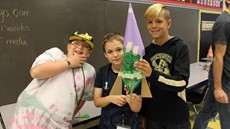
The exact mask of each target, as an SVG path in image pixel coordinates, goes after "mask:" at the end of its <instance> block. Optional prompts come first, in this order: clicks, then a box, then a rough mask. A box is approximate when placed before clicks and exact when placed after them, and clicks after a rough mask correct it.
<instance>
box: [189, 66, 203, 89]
mask: <svg viewBox="0 0 230 129" xmlns="http://www.w3.org/2000/svg"><path fill="white" fill-rule="evenodd" d="M204 64H205V62H196V63H192V64H190V77H189V83H188V86H187V90H194V89H197V88H200V87H202V86H204V85H205V84H207V82H208V70H204V69H203V66H204Z"/></svg>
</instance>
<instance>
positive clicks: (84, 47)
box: [70, 40, 91, 50]
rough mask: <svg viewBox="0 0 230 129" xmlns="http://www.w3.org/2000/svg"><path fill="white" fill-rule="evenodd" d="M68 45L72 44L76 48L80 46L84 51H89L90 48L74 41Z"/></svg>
mask: <svg viewBox="0 0 230 129" xmlns="http://www.w3.org/2000/svg"><path fill="white" fill-rule="evenodd" d="M70 43H71V44H73V45H76V46H81V47H82V48H83V49H84V50H91V48H90V47H89V45H87V44H85V43H81V42H78V41H76V40H74V41H71V42H70Z"/></svg>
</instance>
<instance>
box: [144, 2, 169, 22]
mask: <svg viewBox="0 0 230 129" xmlns="http://www.w3.org/2000/svg"><path fill="white" fill-rule="evenodd" d="M160 15H163V16H164V18H165V20H169V19H171V18H170V12H169V10H168V9H167V8H166V7H165V6H164V5H163V4H153V5H151V6H150V7H148V9H147V10H146V11H145V14H144V17H145V20H146V21H151V20H153V19H156V18H158V17H159V16H160Z"/></svg>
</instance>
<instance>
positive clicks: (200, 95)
mask: <svg viewBox="0 0 230 129" xmlns="http://www.w3.org/2000/svg"><path fill="white" fill-rule="evenodd" d="M208 89H209V85H208V83H206V84H205V85H204V86H203V87H201V88H199V89H198V90H194V91H189V92H187V93H186V98H187V102H188V107H189V108H190V107H192V108H193V110H194V112H195V114H196V115H198V111H197V109H196V105H198V104H201V102H202V101H203V100H204V99H205V97H206V94H207V92H208Z"/></svg>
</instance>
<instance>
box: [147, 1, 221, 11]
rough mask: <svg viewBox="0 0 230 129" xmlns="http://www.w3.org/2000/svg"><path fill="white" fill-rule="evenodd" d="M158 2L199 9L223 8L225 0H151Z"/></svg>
mask: <svg viewBox="0 0 230 129" xmlns="http://www.w3.org/2000/svg"><path fill="white" fill-rule="evenodd" d="M151 1H156V2H165V3H169V4H178V5H183V6H187V7H194V8H199V9H202V8H203V9H209V10H222V9H223V0H151Z"/></svg>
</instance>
